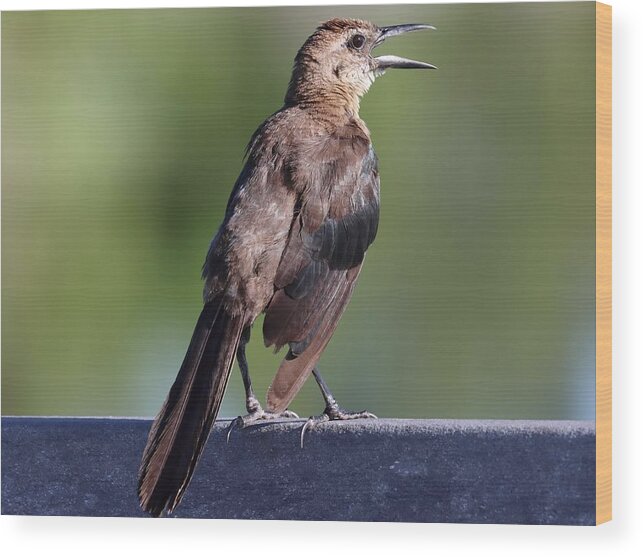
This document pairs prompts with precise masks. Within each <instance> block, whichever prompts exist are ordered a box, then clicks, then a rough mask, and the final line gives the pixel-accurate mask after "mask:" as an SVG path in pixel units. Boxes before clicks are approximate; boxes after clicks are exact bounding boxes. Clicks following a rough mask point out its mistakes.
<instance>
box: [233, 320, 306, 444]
mask: <svg viewBox="0 0 643 557" xmlns="http://www.w3.org/2000/svg"><path fill="white" fill-rule="evenodd" d="M249 341H250V327H246V328H245V329H244V330H243V333H241V339H240V340H239V347H238V348H237V362H238V364H239V369H240V370H241V378H242V379H243V386H244V388H245V390H246V410H247V411H248V413H247V414H246V415H245V416H238V417H237V418H235V419H234V420H232V422H231V423H230V425H229V426H228V431H227V434H226V442H227V441H230V434H231V433H232V430H233V429H235V428H239V429H243V428H244V427H246V426H248V425H250V424H252V423H254V422H257V421H259V420H273V419H277V418H299V416H298V415H297V414H295V413H294V412H291V411H290V410H285V411H284V412H281V413H279V414H275V413H272V412H265V411H264V409H263V408H262V407H261V404H260V403H259V400H258V399H257V397H256V396H255V393H254V391H253V389H252V382H251V381H250V370H249V369H248V359H247V358H246V345H247V344H248V342H249Z"/></svg>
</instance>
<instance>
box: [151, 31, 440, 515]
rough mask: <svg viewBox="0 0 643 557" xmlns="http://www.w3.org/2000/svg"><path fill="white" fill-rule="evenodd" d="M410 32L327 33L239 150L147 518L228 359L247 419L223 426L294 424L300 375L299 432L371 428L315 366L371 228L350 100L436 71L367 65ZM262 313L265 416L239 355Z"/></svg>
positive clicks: (155, 510)
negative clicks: (314, 391) (303, 407)
mask: <svg viewBox="0 0 643 557" xmlns="http://www.w3.org/2000/svg"><path fill="white" fill-rule="evenodd" d="M421 29H433V27H432V26H430V25H424V24H405V25H394V26H392V27H377V26H376V25H374V24H372V23H369V22H367V21H360V20H353V19H333V20H330V21H327V22H326V23H324V24H322V25H321V26H320V27H319V28H318V29H317V30H316V31H315V32H314V33H313V34H312V35H311V36H310V37H309V38H308V39H307V40H306V42H305V43H304V45H303V46H302V47H301V49H300V50H299V52H298V53H297V56H296V58H295V63H294V68H293V73H292V78H291V80H290V85H289V87H288V91H287V93H286V98H285V102H284V106H283V108H281V110H279V111H278V112H276V113H275V114H273V115H272V116H271V117H270V118H268V119H267V120H266V121H265V122H264V123H263V124H262V125H261V126H260V127H259V129H258V130H257V131H256V132H255V133H254V135H253V136H252V139H251V140H250V143H249V145H248V148H247V153H246V156H247V158H246V163H245V166H244V167H243V170H242V171H241V175H240V176H239V178H238V179H237V182H236V184H235V186H234V189H233V191H232V194H231V195H230V199H229V201H228V205H227V209H226V213H225V217H224V220H223V223H222V224H221V227H220V228H219V231H218V232H217V234H216V236H215V237H214V239H213V240H212V243H211V245H210V249H209V251H208V254H207V257H206V260H205V264H204V266H203V278H204V280H205V287H204V293H203V299H204V304H205V305H204V308H203V311H202V312H201V315H200V317H199V319H198V321H197V324H196V328H195V330H194V333H193V335H192V340H191V342H190V345H189V348H188V350H187V353H186V355H185V359H184V360H183V364H182V365H181V368H180V370H179V373H178V376H177V378H176V380H175V382H174V384H173V385H172V388H171V389H170V392H169V394H168V397H167V399H166V401H165V404H164V405H163V407H162V408H161V411H160V413H159V414H158V416H157V417H156V419H155V421H154V424H153V425H152V429H151V431H150V434H149V438H148V441H147V446H146V447H145V452H144V454H143V460H142V463H141V467H140V471H139V483H138V495H139V499H140V502H141V506H142V508H143V509H145V510H146V511H148V512H149V513H151V514H152V515H154V516H159V515H160V514H161V513H162V512H163V511H164V510H167V511H168V512H172V511H173V510H174V509H175V508H176V506H177V505H178V504H179V502H180V500H181V498H182V496H183V494H184V493H185V489H186V487H187V485H188V483H189V482H190V479H191V477H192V474H193V472H194V468H195V466H196V464H197V462H198V460H199V457H200V455H201V453H202V451H203V447H204V445H205V442H206V440H207V438H208V435H209V433H210V430H211V428H212V424H213V422H214V420H215V418H216V416H217V413H218V411H219V407H220V406H221V400H222V398H223V394H224V392H225V389H226V384H227V382H228V378H229V376H230V371H231V368H232V365H233V362H234V358H235V354H236V357H237V361H238V363H239V368H240V369H241V374H242V377H243V382H244V386H245V391H246V407H247V411H248V415H247V416H243V417H239V418H237V420H235V421H234V422H233V424H231V426H238V427H243V426H245V425H248V424H250V423H252V422H254V421H256V420H263V419H269V418H273V417H280V416H284V417H296V415H295V414H294V413H292V412H289V411H288V410H287V408H288V405H289V404H290V402H291V401H292V399H293V398H294V396H295V395H296V394H297V392H298V391H299V389H300V388H301V387H302V385H303V384H304V382H305V381H306V379H307V378H308V377H309V376H310V374H311V373H312V374H313V375H314V377H315V379H316V380H317V383H318V384H319V387H320V389H321V391H322V394H323V397H324V401H325V404H326V407H325V410H324V413H323V414H322V415H321V416H318V417H316V418H311V419H310V420H309V421H308V422H307V423H306V426H305V427H308V426H311V425H314V424H315V423H317V422H318V421H325V420H344V419H353V418H369V417H374V416H373V415H372V414H370V413H369V412H366V411H364V412H348V411H346V410H343V409H342V408H341V407H340V406H339V405H338V404H337V402H336V401H335V399H334V397H333V395H332V394H331V392H330V390H329V389H328V387H327V385H326V383H325V382H324V380H323V379H322V377H321V375H320V374H319V371H318V370H317V368H316V366H317V362H318V360H319V358H320V356H321V353H322V352H323V350H324V348H325V347H326V345H327V344H328V342H329V340H330V338H331V336H332V334H333V332H334V331H335V328H336V327H337V324H338V322H339V319H340V318H341V315H342V313H343V312H344V309H345V308H346V305H347V303H348V301H349V300H350V297H351V294H352V292H353V288H354V286H355V281H356V280H357V277H358V275H359V273H360V270H361V268H362V263H363V261H364V254H365V252H366V250H367V248H368V246H369V245H370V244H371V243H372V242H373V240H374V238H375V233H376V231H377V225H378V220H379V199H380V194H379V189H380V184H379V175H378V169H377V157H376V156H375V152H374V151H373V147H372V145H371V140H370V134H369V131H368V129H367V128H366V125H365V124H364V122H363V121H362V120H361V119H360V117H359V104H360V98H361V97H362V96H363V95H364V94H365V93H366V92H367V91H368V89H369V87H370V86H371V85H372V83H373V81H374V80H375V78H376V77H378V76H380V75H382V74H383V73H384V72H385V70H387V69H389V68H429V69H431V68H435V66H433V65H431V64H427V63H424V62H417V61H414V60H408V59H405V58H400V57H398V56H391V55H389V56H379V57H373V56H372V54H371V52H372V50H373V49H374V48H375V47H377V46H378V45H380V44H381V43H382V42H383V41H384V40H385V39H387V38H389V37H392V36H394V35H399V34H402V33H406V32H409V31H417V30H421ZM262 312H265V314H266V315H265V320H264V325H263V336H264V342H265V344H266V346H274V347H275V348H276V349H280V348H281V347H283V346H286V345H288V347H289V350H288V353H287V355H286V357H285V358H284V360H283V361H282V363H281V366H280V367H279V370H278V371H277V374H276V376H275V378H274V380H273V381H272V384H271V385H270V388H269V390H268V396H267V411H264V410H263V408H262V407H261V405H260V404H259V401H258V400H257V397H256V396H255V394H254V392H253V390H252V384H251V382H250V375H249V371H248V363H247V360H246V355H245V346H246V344H247V342H248V341H249V339H250V328H251V326H252V324H253V322H254V321H255V319H256V318H257V317H258V316H259V315H260V314H261V313H262ZM304 430H305V428H304ZM302 439H303V431H302Z"/></svg>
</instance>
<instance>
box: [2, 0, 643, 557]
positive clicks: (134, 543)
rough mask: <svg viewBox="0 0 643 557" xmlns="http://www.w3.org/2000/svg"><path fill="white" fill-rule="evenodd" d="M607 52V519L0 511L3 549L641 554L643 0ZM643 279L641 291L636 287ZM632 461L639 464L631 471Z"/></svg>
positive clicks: (113, 4)
mask: <svg viewBox="0 0 643 557" xmlns="http://www.w3.org/2000/svg"><path fill="white" fill-rule="evenodd" d="M307 3H309V4H322V3H325V4H331V3H333V4H338V3H350V4H377V3H393V2H391V1H389V2H381V1H378V0H370V1H369V2H362V1H359V0H352V1H351V2H341V1H339V0H335V1H334V2H322V1H317V2H305V1H299V2H292V1H291V2H289V1H287V0H281V1H278V2H274V1H273V2H270V1H260V0H254V1H252V2H239V1H237V2H233V1H228V2H216V1H215V0H210V1H206V2H203V1H198V0H191V1H190V2H186V3H184V4H182V3H180V2H177V1H174V2H163V1H159V0H156V1H154V0H148V1H145V0H130V1H126V0H120V1H102V2H96V1H87V2H82V1H65V0H59V1H55V0H50V1H39V2H38V1H30V0H23V1H19V0H16V1H6V0H0V8H1V9H2V10H25V9H59V8H60V9H87V8H133V7H138V8H146V7H189V6H215V5H237V6H239V5H253V6H258V5H270V4H273V5H274V4H279V5H288V4H298V5H303V4H307ZM611 4H612V5H613V18H614V19H613V31H614V42H613V48H614V50H613V56H614V64H613V70H614V102H613V106H614V174H613V176H614V182H613V192H614V193H613V202H614V221H613V222H614V225H613V234H614V235H613V238H614V248H613V256H614V299H613V300H614V329H613V333H614V520H613V521H612V522H611V523H609V524H605V525H602V526H600V527H598V528H575V527H562V526H547V527H543V526H540V527H534V526H489V525H452V524H382V523H339V522H336V523H332V522H326V523H322V522H317V523H310V522H276V521H272V522H268V521H261V522H258V521H255V522H251V521H231V520H228V521H214V520H142V519H114V518H103V519H94V518H67V517H61V518H57V517H51V518H46V517H10V516H3V517H0V544H1V546H0V547H1V550H2V552H3V553H4V554H5V555H20V556H22V555H36V554H38V555H52V554H53V555H58V554H60V555H91V556H93V555H97V556H103V555H109V556H110V557H120V555H119V554H122V555H129V554H137V555H153V554H158V555H168V554H176V555H181V556H190V557H192V556H194V557H197V556H198V557H200V556H204V557H210V556H212V557H219V556H221V557H233V556H236V555H243V556H244V557H247V556H249V555H252V554H254V553H257V554H267V555H280V556H281V555H283V556H284V557H291V556H292V557H298V556H299V555H305V556H308V555H324V556H325V557H334V556H335V555H336V556H337V557H341V556H343V555H349V556H352V555H358V556H360V557H361V556H368V557H370V555H379V554H382V555H392V556H397V555H414V556H415V555H418V556H419V555H435V556H442V555H448V556H449V557H454V556H459V555H466V556H472V557H473V556H475V557H485V556H487V555H494V556H496V555H512V556H520V557H526V556H531V555H538V556H539V557H540V556H542V555H546V556H549V555H551V556H554V557H556V556H558V555H565V556H567V555H569V556H576V555H578V556H580V557H586V556H592V555H599V554H600V555H604V556H605V555H610V556H611V555H614V556H619V557H620V556H628V555H643V533H642V532H643V523H642V522H643V512H642V511H641V505H642V504H643V493H642V490H641V483H642V482H641V476H642V475H643V471H642V469H643V462H642V459H641V454H642V452H643V451H642V449H641V446H642V445H643V435H642V434H641V426H643V420H642V412H641V408H643V400H639V399H640V398H641V397H643V365H642V363H643V362H642V361H641V352H640V350H639V344H641V343H643V338H642V336H643V330H642V328H641V326H640V317H639V316H640V315H641V313H643V307H642V299H643V296H642V295H641V291H642V290H643V272H642V268H643V265H642V264H641V259H642V258H641V251H642V250H641V240H643V234H642V229H643V226H642V222H643V215H641V212H643V204H642V203H641V199H642V195H641V189H642V186H643V179H642V178H643V176H642V172H641V166H642V165H641V161H642V160H643V149H642V147H643V141H641V129H642V128H643V119H642V118H641V114H642V112H643V108H642V107H643V88H642V87H641V82H642V80H641V73H643V8H642V6H643V2H641V1H640V0H612V1H611ZM637 284H638V285H639V286H638V288H637V286H636V285H637ZM637 470H639V472H638V473H637Z"/></svg>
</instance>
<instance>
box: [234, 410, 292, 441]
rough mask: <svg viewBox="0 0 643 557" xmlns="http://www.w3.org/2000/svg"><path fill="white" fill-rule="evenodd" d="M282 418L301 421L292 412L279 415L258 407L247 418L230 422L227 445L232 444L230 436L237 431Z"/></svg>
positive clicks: (242, 417)
mask: <svg viewBox="0 0 643 557" xmlns="http://www.w3.org/2000/svg"><path fill="white" fill-rule="evenodd" d="M280 418H297V419H299V416H298V415H297V414H295V412H293V411H292V410H284V411H283V412H279V413H274V412H265V411H264V410H263V408H261V406H260V405H257V406H256V407H255V408H253V410H252V412H249V413H248V414H246V415H245V416H237V417H236V418H235V419H234V420H232V421H231V422H230V425H229V426H228V428H227V430H226V443H229V442H230V435H231V434H232V431H233V430H235V429H243V428H245V427H247V426H249V425H252V424H254V423H256V422H259V421H264V420H265V421H268V420H278V419H280Z"/></svg>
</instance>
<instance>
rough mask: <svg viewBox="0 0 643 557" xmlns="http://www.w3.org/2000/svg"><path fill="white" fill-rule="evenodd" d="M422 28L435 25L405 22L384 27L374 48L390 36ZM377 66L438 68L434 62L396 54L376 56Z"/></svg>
mask: <svg viewBox="0 0 643 557" xmlns="http://www.w3.org/2000/svg"><path fill="white" fill-rule="evenodd" d="M422 29H433V30H435V27H433V25H426V24H424V23H405V24H403V25H391V26H390V27H382V28H381V29H380V36H379V37H378V39H377V40H376V41H375V44H374V45H373V48H375V47H376V46H378V45H380V44H382V43H383V42H384V41H385V40H386V39H388V38H389V37H394V36H395V35H401V34H402V33H409V32H410V31H421V30H422ZM375 61H376V62H377V68H378V69H379V70H387V69H388V68H406V69H410V68H422V69H426V70H437V68H436V67H435V66H434V65H433V64H428V63H427V62H418V61H417V60H409V59H408V58H402V57H401V56H394V55H392V54H390V55H385V56H378V57H377V58H375Z"/></svg>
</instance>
